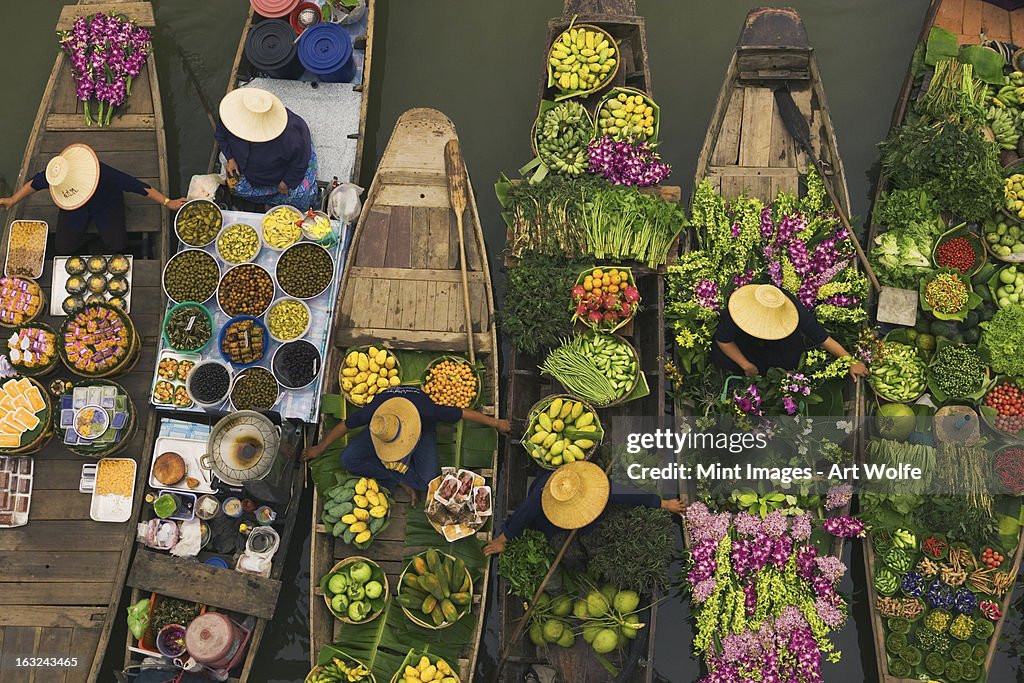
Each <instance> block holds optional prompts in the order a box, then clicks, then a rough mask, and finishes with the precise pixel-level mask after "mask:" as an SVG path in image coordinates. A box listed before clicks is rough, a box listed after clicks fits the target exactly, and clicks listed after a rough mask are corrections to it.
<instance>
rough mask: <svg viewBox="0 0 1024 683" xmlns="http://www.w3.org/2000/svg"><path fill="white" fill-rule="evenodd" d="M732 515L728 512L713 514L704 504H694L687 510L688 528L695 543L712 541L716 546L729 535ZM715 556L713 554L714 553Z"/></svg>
mask: <svg viewBox="0 0 1024 683" xmlns="http://www.w3.org/2000/svg"><path fill="white" fill-rule="evenodd" d="M731 522H732V515H730V514H729V513H728V512H720V513H717V514H716V513H712V512H711V511H710V510H708V507H707V506H706V505H705V504H704V503H693V504H692V505H690V506H689V507H687V508H686V526H687V528H688V529H689V530H690V538H692V539H693V540H694V541H695V542H698V543H699V542H700V541H706V540H711V541H714V542H715V543H716V544H717V543H718V541H721V540H722V539H723V538H725V535H726V534H727V533H729V525H730V523H731ZM712 554H713V553H712Z"/></svg>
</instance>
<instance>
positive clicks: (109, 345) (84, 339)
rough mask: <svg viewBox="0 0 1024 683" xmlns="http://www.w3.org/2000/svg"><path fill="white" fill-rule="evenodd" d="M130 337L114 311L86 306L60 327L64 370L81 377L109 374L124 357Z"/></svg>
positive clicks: (104, 306) (121, 315)
mask: <svg viewBox="0 0 1024 683" xmlns="http://www.w3.org/2000/svg"><path fill="white" fill-rule="evenodd" d="M131 335H132V331H131V328H130V325H129V324H127V323H126V321H125V319H124V317H123V314H122V313H120V312H119V311H118V310H117V309H115V308H113V307H111V306H107V305H106V304H89V303H86V305H85V307H84V308H83V309H82V310H80V311H78V312H77V313H75V314H74V315H73V316H69V317H68V319H67V321H66V322H65V324H64V330H63V352H64V358H65V360H66V362H67V364H68V367H70V368H71V369H72V370H74V371H76V372H79V373H82V374H86V375H95V374H106V373H109V372H112V371H114V370H116V369H117V367H118V366H119V365H121V363H122V362H123V361H124V360H125V358H126V357H127V355H128V350H129V347H130V346H131V343H130V342H131Z"/></svg>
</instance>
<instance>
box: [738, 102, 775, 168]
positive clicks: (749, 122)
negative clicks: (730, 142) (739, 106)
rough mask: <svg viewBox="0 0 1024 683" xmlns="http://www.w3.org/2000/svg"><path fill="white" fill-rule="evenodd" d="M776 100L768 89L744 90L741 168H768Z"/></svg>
mask: <svg viewBox="0 0 1024 683" xmlns="http://www.w3.org/2000/svg"><path fill="white" fill-rule="evenodd" d="M774 106H775V100H774V98H773V97H772V91H771V90H768V89H767V88H755V87H747V88H744V92H743V129H742V131H741V134H740V158H739V165H740V166H767V165H768V149H769V145H770V142H771V130H772V128H771V127H772V108H773V107H774Z"/></svg>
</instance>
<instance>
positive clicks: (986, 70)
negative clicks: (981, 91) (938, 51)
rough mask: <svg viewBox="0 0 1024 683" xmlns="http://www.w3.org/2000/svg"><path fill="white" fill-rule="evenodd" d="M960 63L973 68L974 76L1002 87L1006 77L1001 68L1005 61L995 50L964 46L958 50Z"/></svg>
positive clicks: (979, 46) (978, 46)
mask: <svg viewBox="0 0 1024 683" xmlns="http://www.w3.org/2000/svg"><path fill="white" fill-rule="evenodd" d="M960 61H961V62H963V63H964V64H970V65H971V66H972V67H974V76H975V77H976V78H979V79H981V80H983V81H985V82H986V83H991V84H992V85H1004V84H1005V83H1006V76H1005V75H1003V66H1004V65H1005V64H1006V60H1005V59H1003V56H1002V55H1001V54H999V53H998V52H996V51H995V50H993V49H991V48H987V47H982V46H981V45H964V46H963V47H962V48H960Z"/></svg>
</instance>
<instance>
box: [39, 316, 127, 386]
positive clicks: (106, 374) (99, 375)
mask: <svg viewBox="0 0 1024 683" xmlns="http://www.w3.org/2000/svg"><path fill="white" fill-rule="evenodd" d="M89 307H96V308H103V309H106V310H110V311H114V312H115V313H116V314H117V315H118V317H119V318H120V320H121V322H122V323H123V324H124V326H125V329H126V330H127V331H128V335H129V339H128V350H127V352H126V353H125V355H124V356H123V357H122V358H121V360H120V361H119V362H118V363H117V364H116V365H114V366H112V367H110V368H107V369H106V370H104V371H102V372H93V373H87V372H84V371H82V370H80V369H78V368H76V367H75V366H74V365H73V364H72V363H71V361H70V360H69V359H68V355H67V350H66V349H65V347H64V338H65V335H66V334H67V326H68V325H69V324H70V322H71V320H72V316H68V317H67V318H65V319H64V324H63V325H61V328H60V332H59V333H58V334H57V355H58V356H60V359H61V362H62V363H64V366H65V367H66V368H67V369H68V370H70V371H71V372H73V373H74V374H76V375H78V376H79V377H86V378H89V379H109V378H111V377H117V376H118V375H123V374H125V373H127V372H129V371H131V369H132V368H134V367H135V364H136V363H137V362H138V360H139V354H140V351H141V350H142V342H141V340H140V339H139V333H138V331H137V330H136V329H135V323H134V322H132V319H131V317H129V316H128V315H127V314H126V313H125V312H124V311H122V310H121V309H119V308H117V307H116V306H111V305H110V304H100V303H97V304H89Z"/></svg>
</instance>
